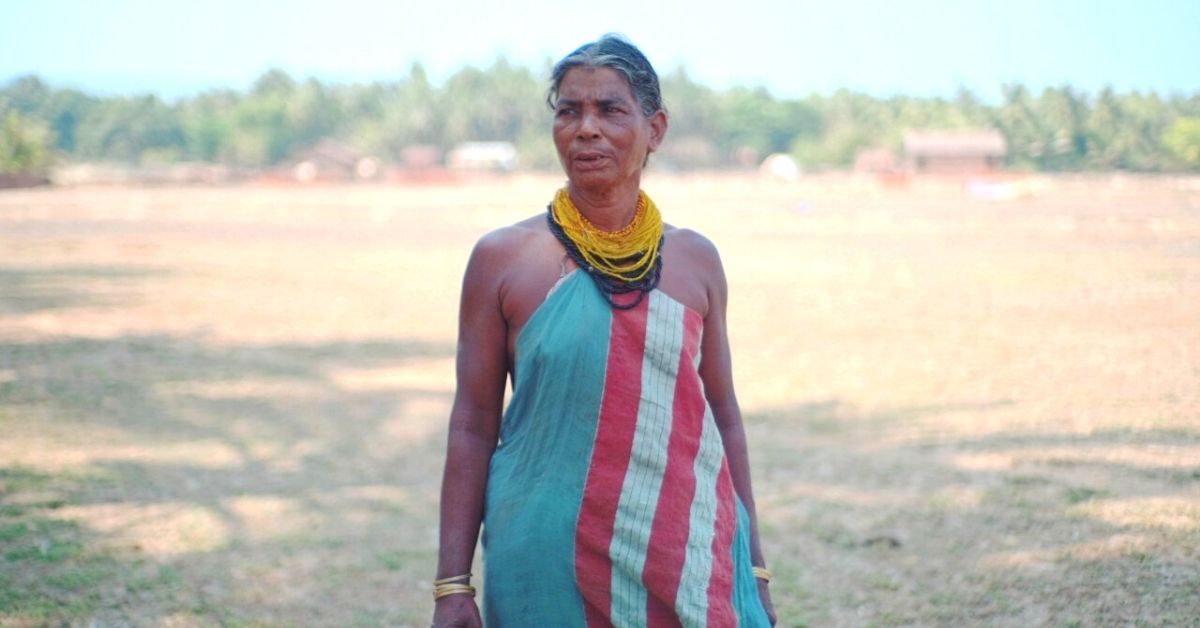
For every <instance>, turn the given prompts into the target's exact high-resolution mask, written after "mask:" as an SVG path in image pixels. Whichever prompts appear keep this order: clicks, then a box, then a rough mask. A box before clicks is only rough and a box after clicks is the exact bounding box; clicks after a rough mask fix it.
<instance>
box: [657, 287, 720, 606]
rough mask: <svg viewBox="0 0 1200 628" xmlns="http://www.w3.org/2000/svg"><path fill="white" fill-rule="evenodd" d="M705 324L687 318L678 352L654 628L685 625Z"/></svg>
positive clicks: (701, 412) (662, 501) (659, 527)
mask: <svg viewBox="0 0 1200 628" xmlns="http://www.w3.org/2000/svg"><path fill="white" fill-rule="evenodd" d="M702 322H703V321H702V320H701V319H700V317H699V316H697V315H696V314H695V313H694V312H690V311H687V313H686V314H685V316H684V326H683V349H682V350H681V351H680V353H679V375H678V376H677V377H676V378H675V401H674V409H673V411H672V417H671V436H670V438H669V440H668V441H667V467H666V471H665V472H664V473H663V486H664V487H671V488H670V490H664V491H662V492H661V493H660V494H659V497H658V506H657V507H656V509H655V511H654V523H653V525H652V527H651V528H650V544H649V547H648V549H647V551H646V566H645V568H644V570H643V571H642V580H643V582H645V583H646V590H647V592H648V595H647V601H646V607H647V608H646V614H647V619H648V625H649V626H650V628H657V627H660V626H662V627H669V626H679V625H680V623H679V617H678V616H677V615H676V613H675V598H676V596H677V595H678V593H679V581H680V578H681V577H682V575H683V564H684V561H685V559H686V558H687V540H688V532H689V526H688V523H689V521H690V520H691V509H692V500H693V498H694V497H695V493H696V466H695V465H696V454H697V453H698V452H699V451H700V436H701V433H702V432H703V429H704V411H705V406H704V394H703V392H701V389H700V377H699V375H698V374H697V373H696V370H695V368H693V365H692V359H693V358H694V356H695V351H696V349H695V347H696V346H697V345H698V344H699V342H700V327H701V323H702Z"/></svg>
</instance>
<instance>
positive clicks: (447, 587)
mask: <svg viewBox="0 0 1200 628" xmlns="http://www.w3.org/2000/svg"><path fill="white" fill-rule="evenodd" d="M460 593H466V594H467V595H470V596H471V597H475V587H473V586H471V585H469V584H440V585H438V586H436V587H434V588H433V599H434V600H440V599H442V598H444V597H446V596H449V595H458V594H460Z"/></svg>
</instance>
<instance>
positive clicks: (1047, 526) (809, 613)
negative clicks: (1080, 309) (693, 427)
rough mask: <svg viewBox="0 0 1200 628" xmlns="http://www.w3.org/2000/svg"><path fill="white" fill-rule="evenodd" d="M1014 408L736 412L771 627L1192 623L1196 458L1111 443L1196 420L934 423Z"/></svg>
mask: <svg viewBox="0 0 1200 628" xmlns="http://www.w3.org/2000/svg"><path fill="white" fill-rule="evenodd" d="M1013 407H1014V404H1013V402H1011V401H1006V400H996V401H993V402H989V403H982V404H977V405H975V406H972V407H964V406H961V405H954V406H949V405H948V406H921V407H907V408H895V409H888V410H884V411H874V412H865V411H862V410H859V409H857V408H855V407H854V406H853V405H851V404H846V403H843V402H840V401H837V400H832V401H828V402H824V403H815V404H804V405H799V406H794V407H789V408H780V409H774V410H771V411H768V412H762V413H758V414H752V415H749V416H747V417H746V422H747V428H748V432H749V436H750V441H751V447H752V449H753V454H754V466H755V482H756V487H757V501H758V508H759V511H760V518H761V522H760V526H761V527H762V533H763V535H764V539H765V546H766V548H767V551H768V554H770V553H771V548H772V547H773V546H774V547H777V548H781V549H780V551H779V552H777V553H776V554H775V555H773V556H769V557H768V560H769V561H771V563H772V568H773V570H775V571H776V573H777V574H779V575H780V578H779V580H780V581H779V582H778V583H776V586H773V587H772V588H773V591H775V593H774V595H775V597H776V604H777V606H778V607H779V608H780V609H781V611H782V613H781V617H787V618H789V621H788V622H787V623H785V625H804V624H812V625H863V624H866V625H872V624H873V625H913V624H917V625H962V624H975V625H1014V626H1021V625H1046V624H1049V625H1130V624H1146V625H1185V624H1186V623H1187V622H1189V621H1192V620H1193V619H1194V617H1195V609H1196V608H1200V532H1198V529H1197V524H1198V523H1200V513H1197V512H1196V511H1195V503H1196V501H1195V500H1196V498H1197V493H1196V490H1195V489H1196V482H1195V481H1196V479H1197V478H1200V465H1196V464H1194V461H1193V464H1162V465H1161V466H1154V465H1153V464H1147V463H1145V462H1144V461H1141V460H1140V459H1139V461H1138V462H1136V463H1135V462H1130V463H1122V462H1120V461H1119V460H1114V459H1113V458H1114V457H1115V456H1114V455H1113V452H1114V451H1117V452H1118V453H1120V452H1129V451H1133V452H1138V451H1140V450H1141V449H1142V448H1152V447H1158V448H1161V447H1164V446H1165V447H1193V448H1194V447H1196V446H1197V445H1200V432H1197V431H1192V430H1178V429H1144V430H1109V431H1097V432H1094V433H1092V434H1087V435H1068V434H1063V433H1057V432H1054V431H1053V429H1052V426H1051V427H1049V428H1047V430H1046V431H1045V432H1034V431H1028V432H1022V431H1003V432H999V433H995V434H992V435H987V436H965V437H964V436H956V435H955V434H954V433H953V432H949V431H947V432H945V433H942V432H939V431H938V430H937V429H935V428H933V427H931V426H936V425H939V423H938V421H937V418H938V416H939V415H942V414H945V413H950V412H954V413H961V412H964V411H966V412H969V413H970V414H971V415H972V416H978V417H981V418H982V417H984V416H986V413H988V412H991V411H995V410H1005V409H1010V410H1011V409H1012V408H1013ZM1064 451H1065V452H1069V453H1071V454H1074V456H1072V457H1069V458H1064V457H1063V454H1062V452H1064ZM1147 451H1154V450H1153V449H1147ZM1047 452H1050V453H1047ZM1055 452H1058V453H1057V454H1055ZM976 460H982V461H985V462H988V463H989V464H973V462H975V461H976ZM1189 503H1190V504H1192V506H1191V509H1189V507H1188V506H1187V504H1189Z"/></svg>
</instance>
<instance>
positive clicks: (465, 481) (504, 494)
mask: <svg viewBox="0 0 1200 628" xmlns="http://www.w3.org/2000/svg"><path fill="white" fill-rule="evenodd" d="M548 102H549V104H550V105H551V107H552V109H553V111H554V124H553V134H554V143H555V146H556V147H557V149H558V156H559V160H560V161H561V163H562V167H563V170H564V171H566V174H567V184H566V187H565V188H563V189H562V190H560V191H559V192H558V193H557V194H556V195H555V196H554V200H553V202H551V203H550V206H549V207H548V208H547V213H546V214H544V215H539V216H535V217H533V218H529V219H527V220H524V221H522V222H519V223H517V224H515V225H512V226H510V227H505V228H503V229H499V230H497V231H495V232H492V233H490V234H488V235H486V236H484V237H483V238H482V239H481V240H480V241H479V243H478V244H477V245H476V247H475V249H474V251H473V252H472V254H471V259H470V261H469V262H468V264H467V271H466V275H465V277H464V280H463V293H462V307H461V312H460V321H459V325H460V327H459V343H458V367H457V368H458V389H457V393H456V395H455V399H454V407H453V410H452V412H451V417H450V434H449V442H448V452H447V458H446V468H445V475H444V479H443V485H442V506H441V517H442V520H441V549H440V553H439V559H438V572H437V579H436V580H435V582H434V596H435V599H436V602H435V604H436V608H435V611H434V625H435V626H477V625H479V624H480V613H479V610H478V607H477V606H476V604H475V599H474V593H475V590H474V588H473V587H472V586H471V585H470V574H469V573H468V571H469V570H470V567H471V562H472V557H473V553H474V549H475V541H476V538H477V535H478V533H479V529H480V524H481V523H482V524H483V543H484V548H485V557H484V565H485V580H486V583H487V586H486V589H485V597H486V599H485V600H484V604H483V610H484V616H485V617H486V619H487V622H486V623H487V624H488V625H492V626H555V627H557V626H582V625H588V626H605V625H617V626H627V625H628V626H633V625H679V624H682V625H687V626H697V625H700V626H703V625H708V626H732V625H738V624H740V625H745V626H765V625H768V623H770V624H774V617H773V615H774V613H773V610H772V607H771V602H770V597H769V595H768V593H767V582H768V581H769V579H770V574H769V572H767V571H766V569H765V567H764V563H763V558H762V553H761V551H760V549H759V544H758V535H757V533H756V524H755V518H754V500H753V496H752V493H751V488H750V473H749V464H748V461H747V453H746V439H745V434H744V432H743V429H742V423H741V415H740V413H739V410H738V406H737V400H736V398H735V396H734V392H733V382H732V377H731V372H730V358H729V346H728V341H727V336H726V329H725V301H726V285H725V277H724V272H723V270H722V267H721V261H720V258H719V257H718V255H717V251H716V249H715V248H714V247H713V245H712V244H711V243H710V242H709V241H708V240H706V239H704V238H703V237H702V236H700V235H699V234H697V233H695V232H692V231H688V230H685V229H677V228H674V227H671V226H669V225H664V224H663V223H662V220H661V218H660V217H659V214H658V210H657V207H655V205H654V203H653V201H651V200H650V199H649V198H648V197H647V196H646V195H645V194H644V193H642V192H641V187H640V184H641V174H642V169H643V167H644V166H645V164H646V162H647V159H648V158H649V155H650V153H652V152H654V151H655V150H656V149H657V148H658V147H659V145H660V144H661V142H662V140H663V137H664V136H665V135H666V132H667V114H666V111H665V110H664V109H663V106H662V98H661V95H660V93H659V85H658V77H657V75H656V74H655V72H654V69H653V68H652V67H651V66H650V63H649V62H648V61H647V60H646V58H645V57H644V56H643V55H642V53H641V52H640V51H639V50H638V49H637V48H636V47H634V46H633V45H632V44H630V43H629V42H627V41H625V40H624V39H621V38H619V37H615V36H611V35H609V36H605V37H603V38H601V39H600V40H598V41H596V42H592V43H589V44H586V45H584V46H582V47H580V48H579V49H578V50H576V51H575V52H572V53H571V54H570V55H568V56H567V57H566V58H564V59H563V60H562V61H560V62H559V63H558V64H557V65H556V66H555V67H554V71H553V75H552V77H551V88H550V93H549V97H548ZM506 377H511V378H512V385H513V396H512V399H511V400H510V402H509V405H508V408H507V409H506V410H504V414H503V418H501V406H502V404H503V396H504V387H505V378H506Z"/></svg>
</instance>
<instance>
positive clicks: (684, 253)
mask: <svg viewBox="0 0 1200 628" xmlns="http://www.w3.org/2000/svg"><path fill="white" fill-rule="evenodd" d="M663 235H664V236H665V240H667V241H668V242H669V244H668V246H670V247H672V248H673V249H675V252H676V253H677V254H678V255H679V256H680V257H683V258H684V259H686V260H687V261H688V263H690V264H697V265H702V266H712V265H715V266H720V264H721V256H720V254H719V253H718V252H717V245H715V244H713V242H712V240H709V239H708V238H707V237H705V236H704V235H703V234H701V233H700V232H699V231H696V230H694V229H688V228H686V227H676V226H674V225H669V224H664V225H663Z"/></svg>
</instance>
